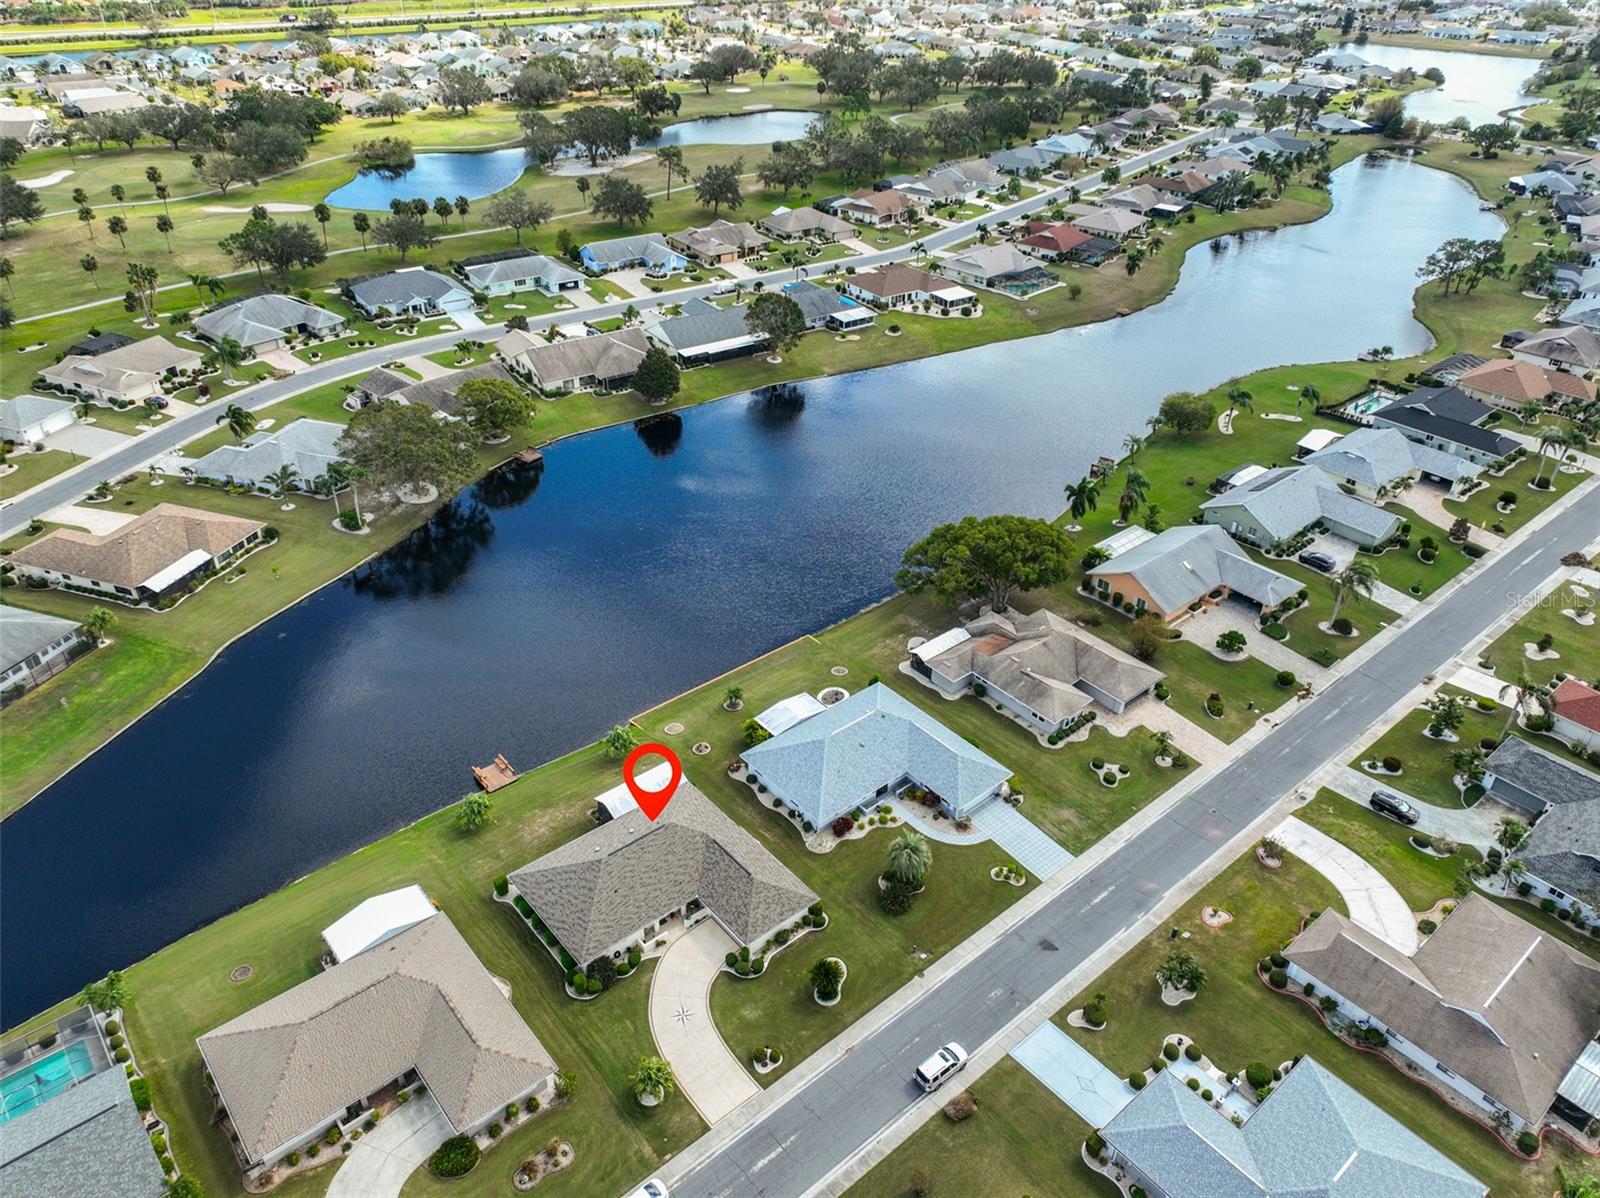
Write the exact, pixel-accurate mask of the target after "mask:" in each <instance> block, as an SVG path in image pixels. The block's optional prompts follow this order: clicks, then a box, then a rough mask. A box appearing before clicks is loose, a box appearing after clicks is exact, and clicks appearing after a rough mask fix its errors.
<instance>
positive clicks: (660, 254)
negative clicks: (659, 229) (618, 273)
mask: <svg viewBox="0 0 1600 1198" xmlns="http://www.w3.org/2000/svg"><path fill="white" fill-rule="evenodd" d="M578 257H579V260H580V261H582V263H583V265H584V266H585V267H586V268H587V269H589V270H592V271H594V272H595V273H596V274H605V273H606V272H608V271H613V270H624V269H626V268H628V267H630V266H642V267H644V269H645V273H647V274H650V275H653V276H657V277H659V276H663V275H669V274H672V273H673V272H674V271H679V270H683V269H684V268H685V267H686V266H688V265H689V259H687V258H685V257H684V256H683V255H682V254H680V253H679V252H678V251H677V250H675V249H673V248H672V247H671V246H670V245H668V244H667V239H666V238H665V237H663V236H661V234H660V233H635V234H633V235H632V236H630V237H613V238H610V239H609V240H606V241H591V242H590V243H589V244H588V245H586V246H584V247H583V248H582V249H580V250H579V251H578Z"/></svg>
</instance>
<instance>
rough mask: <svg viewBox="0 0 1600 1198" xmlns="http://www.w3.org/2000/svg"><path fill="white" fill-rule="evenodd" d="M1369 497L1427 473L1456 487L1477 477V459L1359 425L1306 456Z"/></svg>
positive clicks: (1391, 430)
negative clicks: (1458, 455) (1475, 460)
mask: <svg viewBox="0 0 1600 1198" xmlns="http://www.w3.org/2000/svg"><path fill="white" fill-rule="evenodd" d="M1301 460H1302V461H1304V462H1305V464H1306V465H1308V466H1315V467H1316V468H1317V469H1319V470H1321V471H1323V472H1325V473H1326V474H1327V475H1328V476H1329V477H1330V478H1332V479H1333V481H1334V482H1336V483H1339V484H1340V485H1341V486H1342V487H1346V488H1348V489H1349V490H1351V491H1353V492H1355V494H1357V495H1360V496H1363V497H1364V498H1367V499H1381V498H1383V497H1384V496H1386V495H1388V494H1390V493H1391V492H1393V491H1395V490H1396V489H1398V488H1400V487H1403V486H1405V485H1407V484H1409V483H1411V482H1414V481H1415V480H1416V479H1418V478H1419V477H1426V478H1429V479H1432V480H1434V481H1436V482H1441V483H1443V484H1444V485H1445V486H1446V487H1447V488H1449V489H1450V490H1452V491H1454V490H1456V489H1457V488H1459V487H1462V486H1466V485H1470V484H1471V483H1473V482H1476V481H1477V478H1478V473H1479V467H1478V464H1477V463H1476V462H1474V461H1471V460H1469V459H1467V458H1462V457H1456V456H1455V455H1454V454H1450V453H1446V452H1445V451H1444V450H1442V449H1435V448H1434V447H1433V446H1431V445H1425V444H1423V443H1421V442H1419V441H1413V440H1411V439H1410V438H1409V437H1407V436H1406V435H1405V434H1404V433H1402V432H1401V431H1400V430H1399V429H1394V428H1358V429H1356V430H1355V431H1354V432H1352V433H1346V434H1345V435H1344V436H1342V437H1340V438H1339V439H1338V440H1337V441H1335V442H1334V443H1333V444H1331V445H1329V446H1328V447H1327V448H1326V449H1319V450H1317V451H1316V452H1315V453H1311V454H1307V455H1306V456H1305V457H1304V458H1302V459H1301Z"/></svg>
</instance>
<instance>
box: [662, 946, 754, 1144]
mask: <svg viewBox="0 0 1600 1198" xmlns="http://www.w3.org/2000/svg"><path fill="white" fill-rule="evenodd" d="M738 947H739V946H738V945H737V944H735V943H734V941H733V937H731V936H729V935H728V933H726V932H724V931H723V930H722V925H721V924H719V923H717V921H716V920H714V919H705V920H702V921H701V922H700V923H699V924H697V925H696V926H695V927H693V928H690V929H689V931H687V932H685V933H684V934H683V935H682V936H679V937H678V938H677V939H676V940H674V941H673V942H672V943H671V944H670V945H668V946H667V951H666V952H665V953H664V954H662V957H661V960H660V962H659V963H658V964H657V965H656V973H655V977H653V978H652V979H651V980H650V1034H651V1035H652V1036H654V1037H655V1041H656V1047H657V1048H658V1049H660V1050H661V1055H662V1056H663V1057H665V1058H666V1060H667V1064H669V1065H671V1066H672V1073H673V1076H674V1077H676V1078H677V1079H678V1088H679V1089H680V1090H682V1091H683V1093H684V1094H685V1095H686V1096H687V1097H688V1099H689V1101H690V1102H692V1103H693V1104H694V1109H695V1110H697V1111H699V1112H700V1116H701V1118H703V1119H704V1120H705V1121H706V1122H707V1123H711V1124H714V1123H716V1122H717V1120H719V1119H723V1118H726V1117H727V1115H728V1114H729V1113H730V1112H732V1110H733V1109H734V1108H735V1107H737V1106H738V1105H739V1104H740V1103H742V1102H744V1101H746V1100H747V1099H750V1098H753V1097H755V1095H757V1094H758V1093H760V1091H761V1087H760V1086H758V1085H756V1083H755V1079H754V1078H752V1077H751V1076H750V1075H749V1074H748V1073H746V1072H745V1070H744V1066H743V1065H741V1064H740V1063H739V1061H738V1059H737V1058H736V1057H735V1056H734V1055H733V1053H731V1052H730V1051H728V1046H727V1045H726V1044H724V1043H723V1042H722V1036H721V1035H720V1034H719V1033H718V1031H717V1028H716V1025H715V1024H713V1023H712V1022H711V983H712V982H714V981H716V979H717V973H718V971H719V970H721V968H722V962H723V958H724V957H726V956H727V955H728V954H729V953H731V952H735V951H737V949H738ZM744 984H745V985H749V986H761V985H770V984H771V983H770V982H763V981H760V980H751V981H747V982H745V983H744Z"/></svg>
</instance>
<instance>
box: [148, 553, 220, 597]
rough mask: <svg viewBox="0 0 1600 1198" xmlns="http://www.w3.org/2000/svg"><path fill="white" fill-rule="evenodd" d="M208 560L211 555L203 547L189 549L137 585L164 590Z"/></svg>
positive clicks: (153, 589)
mask: <svg viewBox="0 0 1600 1198" xmlns="http://www.w3.org/2000/svg"><path fill="white" fill-rule="evenodd" d="M210 560H211V555H210V554H209V553H207V552H206V551H205V550H204V549H191V550H189V552H188V553H186V554H184V555H183V556H182V557H180V558H179V559H178V560H177V561H175V562H173V563H172V564H171V565H170V566H167V567H166V568H165V569H162V570H157V571H156V572H155V573H154V574H152V575H150V577H149V578H147V579H145V580H144V581H143V582H141V583H140V584H139V585H140V586H141V587H147V588H148V589H150V590H152V591H157V592H159V591H164V590H166V589H167V588H168V587H169V586H171V585H172V584H173V583H175V582H177V581H178V580H179V579H181V578H184V577H186V576H187V575H189V574H192V573H194V571H196V570H198V569H199V568H200V567H201V566H203V565H205V564H206V563H207V562H209V561H210Z"/></svg>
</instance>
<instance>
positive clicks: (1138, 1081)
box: [1128, 1073, 1148, 1090]
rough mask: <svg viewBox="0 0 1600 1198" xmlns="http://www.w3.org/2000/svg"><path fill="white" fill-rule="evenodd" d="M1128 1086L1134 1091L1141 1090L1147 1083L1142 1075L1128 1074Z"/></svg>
mask: <svg viewBox="0 0 1600 1198" xmlns="http://www.w3.org/2000/svg"><path fill="white" fill-rule="evenodd" d="M1128 1084H1129V1085H1130V1086H1132V1087H1133V1088H1134V1089H1135V1090H1142V1089H1144V1088H1145V1086H1146V1085H1147V1084H1148V1083H1147V1082H1146V1081H1145V1078H1144V1074H1143V1073H1130V1074H1128Z"/></svg>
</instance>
